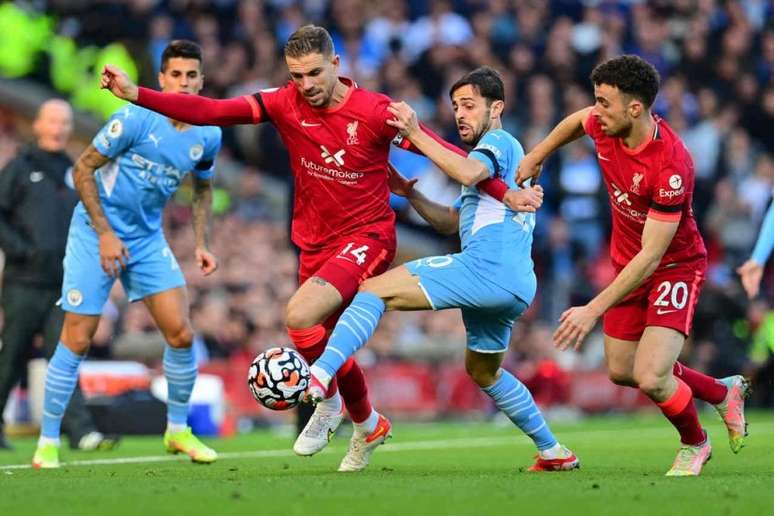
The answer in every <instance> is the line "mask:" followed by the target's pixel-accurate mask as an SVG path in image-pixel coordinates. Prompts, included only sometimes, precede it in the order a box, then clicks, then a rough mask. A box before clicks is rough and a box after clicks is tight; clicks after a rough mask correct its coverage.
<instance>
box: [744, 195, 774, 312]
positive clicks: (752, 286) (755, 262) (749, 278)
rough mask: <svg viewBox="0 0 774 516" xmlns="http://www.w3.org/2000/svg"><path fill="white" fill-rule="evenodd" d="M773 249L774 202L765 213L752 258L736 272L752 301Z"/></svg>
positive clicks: (758, 288) (756, 293)
mask: <svg viewBox="0 0 774 516" xmlns="http://www.w3.org/2000/svg"><path fill="white" fill-rule="evenodd" d="M772 248H774V202H772V203H771V205H770V206H769V210H768V211H767V212H766V218H765V219H764V220H763V226H762V227H761V233H760V235H758V241H757V242H756V243H755V249H754V250H753V253H752V256H751V257H750V259H749V260H747V261H746V262H745V263H744V264H743V265H742V266H741V267H739V268H738V269H736V272H737V273H738V274H739V275H740V276H741V278H742V286H743V287H744V291H745V292H747V296H748V297H749V298H750V299H752V298H754V297H755V296H757V295H758V291H759V290H760V286H761V279H762V278H763V268H764V266H765V265H766V261H767V260H768V259H769V255H771V250H772Z"/></svg>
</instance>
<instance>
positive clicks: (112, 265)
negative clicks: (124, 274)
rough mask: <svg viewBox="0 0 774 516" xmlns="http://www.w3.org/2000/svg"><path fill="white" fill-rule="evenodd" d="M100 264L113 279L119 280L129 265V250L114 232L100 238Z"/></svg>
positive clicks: (104, 234)
mask: <svg viewBox="0 0 774 516" xmlns="http://www.w3.org/2000/svg"><path fill="white" fill-rule="evenodd" d="M99 263H100V264H101V265H102V270H103V271H105V274H107V275H108V276H110V277H111V278H117V277H118V276H119V275H120V274H121V271H122V270H123V269H125V268H126V265H127V264H128V263H129V249H127V247H126V245H124V243H123V242H122V241H121V239H120V238H118V237H117V236H116V234H115V233H113V232H112V231H108V232H106V233H102V234H101V235H100V236H99Z"/></svg>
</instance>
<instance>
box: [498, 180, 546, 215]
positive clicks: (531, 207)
mask: <svg viewBox="0 0 774 516" xmlns="http://www.w3.org/2000/svg"><path fill="white" fill-rule="evenodd" d="M503 203H504V204H505V205H506V206H508V207H509V208H510V209H512V210H513V211H519V212H527V213H535V212H536V211H537V210H538V209H539V208H540V207H541V206H542V205H543V187H542V186H540V185H535V186H530V187H527V188H524V189H522V190H508V191H507V192H505V196H504V197H503Z"/></svg>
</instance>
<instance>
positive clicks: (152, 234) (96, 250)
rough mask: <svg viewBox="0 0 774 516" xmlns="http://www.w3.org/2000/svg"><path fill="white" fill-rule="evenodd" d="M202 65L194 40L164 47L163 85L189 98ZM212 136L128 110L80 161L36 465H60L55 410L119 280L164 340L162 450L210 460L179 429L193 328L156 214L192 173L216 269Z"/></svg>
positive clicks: (191, 368) (208, 257)
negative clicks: (211, 222) (211, 223)
mask: <svg viewBox="0 0 774 516" xmlns="http://www.w3.org/2000/svg"><path fill="white" fill-rule="evenodd" d="M201 61H202V58H201V49H200V48H199V46H198V45H196V44H195V43H192V42H190V41H183V40H179V41H173V42H172V43H170V44H169V46H167V48H166V49H165V50H164V53H163V54H162V64H161V71H160V72H159V84H160V85H161V89H162V91H164V92H179V93H185V94H189V95H192V96H193V95H196V94H197V93H198V92H199V90H201V88H202V85H203V81H204V76H203V75H202V71H201V64H202V63H201ZM220 137H221V131H220V129H219V128H217V127H190V126H188V125H186V124H183V123H181V122H179V121H176V120H172V119H167V118H165V117H163V116H159V115H157V114H156V113H153V112H151V111H148V110H146V109H143V108H140V107H136V106H127V107H126V108H124V109H121V110H120V111H118V112H117V113H116V114H114V115H113V116H112V118H111V119H110V121H109V122H108V123H107V124H106V125H105V126H104V127H103V128H102V130H100V132H99V133H97V135H96V136H95V137H94V140H93V141H92V143H91V145H89V147H88V148H87V149H86V150H85V151H84V152H83V154H82V155H81V157H80V158H79V159H78V162H77V163H76V165H75V171H74V181H75V187H76V189H77V190H78V193H79V194H80V197H81V202H80V203H79V204H78V205H77V206H76V208H75V211H74V213H73V217H72V221H71V223H70V232H69V235H68V238H67V249H66V253H65V259H64V280H63V284H62V298H61V300H60V302H61V303H62V308H63V309H64V311H65V312H66V313H65V319H64V325H63V327H62V334H61V337H60V342H59V344H58V345H57V348H56V351H55V352H54V355H53V357H52V358H51V361H50V362H49V365H48V370H47V372H46V389H45V398H44V402H43V424H42V428H41V434H40V440H39V442H38V448H37V450H36V451H35V456H34V457H33V459H32V465H33V466H34V467H35V468H57V467H59V433H60V432H59V430H60V424H61V421H62V416H63V414H64V411H65V408H66V407H67V403H68V401H69V400H70V396H71V395H72V392H73V389H74V388H75V384H76V382H77V381H78V368H79V366H80V364H81V361H82V360H83V358H84V357H85V356H86V353H87V351H88V349H89V346H90V344H91V340H92V337H93V336H94V332H95V331H96V329H97V325H98V323H99V318H100V314H101V313H102V308H103V306H104V304H105V302H106V301H107V299H108V294H109V293H110V289H111V288H112V286H113V283H114V282H115V280H116V279H117V278H118V279H120V280H121V283H122V284H123V286H124V290H125V291H126V293H127V296H128V297H129V300H130V301H138V300H142V301H143V303H145V306H146V307H147V308H148V310H149V311H150V313H151V316H152V317H153V319H154V321H155V322H156V325H157V326H158V327H159V330H161V333H162V334H163V335H164V338H165V340H166V341H167V346H166V347H165V349H164V375H165V376H166V379H167V384H168V391H167V392H168V398H169V399H168V401H167V420H168V422H167V430H166V433H165V434H164V446H165V448H166V449H167V451H168V452H170V453H180V452H182V453H186V454H188V455H189V456H190V457H191V460H193V461H194V462H199V463H210V462H213V461H215V459H216V458H217V454H216V453H215V451H214V450H212V449H210V448H209V447H207V446H205V445H204V444H203V443H202V442H201V441H199V439H197V438H196V437H195V436H194V435H193V434H192V433H191V428H190V427H188V426H186V419H187V417H188V405H189V398H190V396H191V390H192V389H193V385H194V382H195V380H196V373H197V369H196V362H195V360H194V354H193V350H192V349H191V342H192V339H193V331H192V329H191V323H190V321H189V319H188V295H187V292H186V288H185V279H184V278H183V274H182V272H181V271H180V268H179V267H178V264H177V260H176V259H175V255H174V254H173V253H172V251H171V250H170V248H169V245H168V244H167V241H166V239H165V237H164V233H163V230H162V228H161V212H162V210H163V209H164V205H165V204H166V202H167V200H168V199H169V198H170V197H171V196H172V195H173V194H174V193H175V191H176V190H177V189H178V187H179V186H180V183H181V182H182V181H183V179H184V178H185V176H186V175H188V173H189V172H191V173H192V177H193V190H194V198H193V227H194V233H195V236H196V251H195V257H196V261H197V263H198V264H199V268H200V269H201V271H202V273H203V274H204V275H205V276H206V275H209V274H211V273H212V272H214V271H215V269H216V268H217V260H216V258H215V256H213V255H212V253H210V252H209V251H208V249H207V225H208V219H209V211H210V205H211V204H212V190H211V178H212V176H213V168H214V162H215V156H216V154H217V153H218V149H219V148H220Z"/></svg>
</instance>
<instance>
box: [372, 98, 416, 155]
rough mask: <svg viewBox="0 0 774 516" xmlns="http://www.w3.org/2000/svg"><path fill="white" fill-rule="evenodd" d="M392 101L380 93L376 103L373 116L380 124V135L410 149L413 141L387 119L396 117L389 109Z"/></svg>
mask: <svg viewBox="0 0 774 516" xmlns="http://www.w3.org/2000/svg"><path fill="white" fill-rule="evenodd" d="M390 102H392V100H391V99H390V98H389V97H387V96H385V95H378V97H377V99H376V102H375V103H374V114H373V117H374V121H375V123H376V124H378V125H377V127H379V131H380V132H379V136H381V138H382V140H383V141H386V142H392V144H393V145H395V146H396V147H400V148H401V149H408V148H409V147H410V146H411V142H409V141H408V140H407V139H406V138H404V137H403V135H402V134H400V133H399V132H398V130H397V129H396V128H395V127H392V126H391V125H387V120H392V119H394V118H395V117H394V116H393V115H392V113H390V112H389V111H387V108H388V107H389V105H390Z"/></svg>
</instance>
